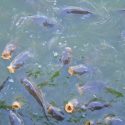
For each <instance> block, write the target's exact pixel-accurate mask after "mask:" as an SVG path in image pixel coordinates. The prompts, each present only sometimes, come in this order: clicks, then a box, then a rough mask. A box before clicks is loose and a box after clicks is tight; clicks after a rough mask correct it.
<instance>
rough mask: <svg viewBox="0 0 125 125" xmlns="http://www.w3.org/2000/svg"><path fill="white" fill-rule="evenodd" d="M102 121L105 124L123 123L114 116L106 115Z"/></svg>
mask: <svg viewBox="0 0 125 125" xmlns="http://www.w3.org/2000/svg"><path fill="white" fill-rule="evenodd" d="M104 123H105V125H125V122H124V121H123V120H121V119H120V118H118V117H116V116H107V117H106V118H105V119H104Z"/></svg>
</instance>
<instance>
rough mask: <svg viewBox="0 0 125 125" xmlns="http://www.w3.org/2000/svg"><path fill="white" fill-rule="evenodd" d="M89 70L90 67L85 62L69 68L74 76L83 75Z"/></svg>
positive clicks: (69, 71)
mask: <svg viewBox="0 0 125 125" xmlns="http://www.w3.org/2000/svg"><path fill="white" fill-rule="evenodd" d="M88 71H89V69H88V67H86V66H85V65H83V64H79V65H76V66H70V67H69V69H68V73H69V74H70V75H71V76H73V75H82V74H85V73H87V72H88Z"/></svg>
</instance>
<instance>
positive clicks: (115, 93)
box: [106, 87, 124, 97]
mask: <svg viewBox="0 0 125 125" xmlns="http://www.w3.org/2000/svg"><path fill="white" fill-rule="evenodd" d="M106 91H107V92H108V93H111V94H112V95H114V96H116V97H123V96H124V95H123V94H122V93H121V92H119V91H117V90H115V89H113V88H110V87H107V88H106Z"/></svg>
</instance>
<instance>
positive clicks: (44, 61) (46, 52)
mask: <svg viewBox="0 0 125 125" xmlns="http://www.w3.org/2000/svg"><path fill="white" fill-rule="evenodd" d="M66 6H79V7H83V8H87V9H89V10H90V11H91V12H93V13H94V15H93V16H88V17H84V16H80V15H61V13H60V12H61V9H62V8H63V7H66ZM124 6H125V1H124V0H115V1H114V0H110V1H109V0H95V1H92V0H79V1H77V0H75V1H72V0H68V1H67V0H58V1H57V0H44V1H43V0H11V1H10V0H1V1H0V53H2V51H3V49H4V47H5V45H6V44H7V43H8V42H9V41H11V40H16V42H17V43H18V48H17V50H16V52H15V53H14V54H13V58H14V57H15V56H16V55H17V54H19V53H20V52H22V51H23V50H27V49H32V51H33V53H34V58H33V60H32V61H29V62H28V63H27V64H26V65H25V66H24V67H22V68H20V69H19V70H18V71H17V72H16V73H15V74H12V75H11V74H9V73H8V71H7V69H6V67H7V66H8V65H9V63H10V62H11V60H12V59H11V60H10V61H4V60H2V59H0V62H1V63H0V67H1V70H0V81H1V84H2V82H3V81H4V80H5V79H6V77H7V76H10V77H11V78H12V79H13V80H14V82H9V83H8V84H7V85H6V86H5V88H4V89H3V90H2V91H1V93H0V100H4V101H5V102H6V104H8V105H11V103H12V102H13V101H15V100H16V99H19V100H23V101H24V102H25V103H24V105H23V108H22V109H21V110H20V111H19V112H21V113H22V114H23V119H24V123H25V124H26V125H41V124H43V122H44V121H45V119H44V118H42V115H43V113H42V111H41V108H40V106H39V105H38V104H37V102H36V101H35V100H34V99H33V98H32V96H31V95H29V93H28V92H27V91H26V90H25V88H24V87H23V86H22V85H21V84H20V78H21V77H23V76H26V75H27V72H29V71H32V70H33V71H36V70H37V71H39V72H40V73H38V74H39V75H38V76H36V77H34V76H33V75H32V76H31V79H32V81H34V83H35V84H39V83H41V82H46V81H47V82H48V83H50V84H51V83H52V84H54V85H49V84H48V85H45V86H44V87H43V88H42V90H43V91H44V94H45V99H46V100H47V101H48V102H52V103H55V105H56V106H58V107H60V108H61V109H62V110H63V109H64V104H65V102H67V101H68V100H71V99H73V98H78V99H79V100H80V102H82V103H86V102H88V101H89V100H90V99H92V98H94V96H93V95H89V94H87V95H86V96H84V95H82V96H80V95H79V93H78V92H77V89H76V84H78V83H80V84H84V83H86V82H92V83H93V84H95V86H96V82H95V81H101V82H100V83H106V85H107V86H109V87H111V88H113V89H115V90H117V91H119V92H121V93H123V95H124V91H125V89H124V88H125V84H124V83H125V81H124V77H125V70H124V69H125V65H124V62H125V56H124V55H125V49H124V48H125V34H124V32H125V25H124V21H125V11H119V10H120V9H124ZM37 14H38V15H45V16H47V17H50V18H52V19H54V20H56V21H57V26H56V27H54V28H51V27H50V28H49V27H48V28H47V27H42V26H39V25H36V24H32V22H31V21H24V23H22V24H21V25H20V24H19V25H18V24H17V22H18V21H19V20H20V18H21V17H27V16H33V15H37ZM66 46H70V47H71V48H72V49H73V60H72V63H71V64H70V65H76V64H80V63H83V64H85V65H87V66H88V67H90V69H91V70H92V71H91V72H90V73H89V74H88V75H83V76H80V77H70V76H69V75H68V73H67V67H63V68H62V66H61V64H60V62H59V56H60V54H61V52H62V51H63V49H64V47H66ZM56 71H60V74H59V76H58V77H57V78H55V79H54V80H53V81H51V80H49V79H50V78H51V76H52V75H53V74H54V72H56ZM13 80H11V81H13ZM97 90H98V89H97ZM88 93H89V91H88ZM99 93H100V92H99V91H97V97H99ZM95 96H96V95H95ZM99 98H103V99H104V100H106V101H111V100H114V102H112V107H111V108H107V109H104V110H101V111H95V112H82V113H81V112H80V113H79V112H77V113H73V114H67V113H66V112H65V116H66V119H65V120H64V121H63V122H58V123H57V122H54V120H53V119H51V120H52V121H53V122H54V124H55V125H56V124H59V125H75V124H77V125H81V124H83V123H84V121H85V120H87V119H91V120H94V121H96V120H102V119H103V118H104V117H105V115H106V114H115V115H117V116H118V117H120V118H121V119H122V120H125V118H124V115H125V110H124V109H125V97H124V96H123V97H120V98H117V97H116V96H115V95H112V94H110V93H107V92H103V93H102V94H100V97H99ZM84 115H85V117H82V116H84ZM5 124H6V125H9V118H8V113H7V112H6V111H5V110H2V109H1V110H0V125H5ZM44 124H45V123H44Z"/></svg>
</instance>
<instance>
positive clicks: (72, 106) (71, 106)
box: [65, 102, 74, 113]
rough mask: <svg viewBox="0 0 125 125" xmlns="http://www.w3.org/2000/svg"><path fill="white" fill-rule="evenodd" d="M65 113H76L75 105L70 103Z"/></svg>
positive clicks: (66, 106)
mask: <svg viewBox="0 0 125 125" xmlns="http://www.w3.org/2000/svg"><path fill="white" fill-rule="evenodd" d="M65 111H66V112H67V113H73V111H74V105H73V104H72V103H70V102H68V103H67V104H66V105H65Z"/></svg>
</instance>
